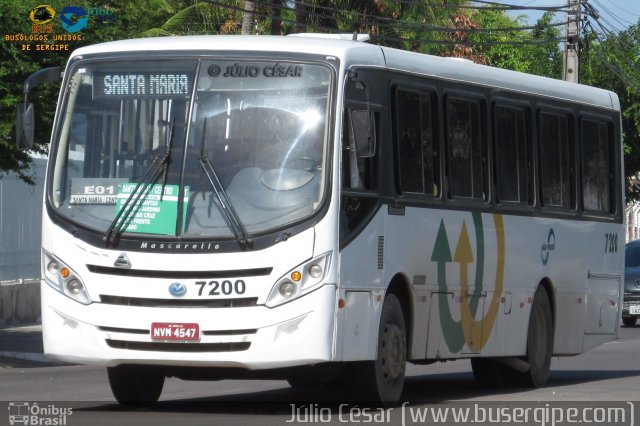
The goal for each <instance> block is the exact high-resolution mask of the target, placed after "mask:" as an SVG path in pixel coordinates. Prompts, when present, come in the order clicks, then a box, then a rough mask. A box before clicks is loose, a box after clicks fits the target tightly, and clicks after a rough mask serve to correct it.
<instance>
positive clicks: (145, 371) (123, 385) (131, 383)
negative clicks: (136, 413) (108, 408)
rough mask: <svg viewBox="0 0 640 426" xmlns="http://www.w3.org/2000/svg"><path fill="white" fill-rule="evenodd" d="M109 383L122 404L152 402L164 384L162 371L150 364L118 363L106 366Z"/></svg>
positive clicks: (158, 396) (156, 398)
mask: <svg viewBox="0 0 640 426" xmlns="http://www.w3.org/2000/svg"><path fill="white" fill-rule="evenodd" d="M107 375H108V376H109V385H110V386H111V392H112V393H113V396H114V397H115V398H116V400H117V401H118V402H119V403H120V404H122V405H139V404H153V403H155V402H156V401H158V398H160V394H161V393H162V388H163V386H164V373H163V372H162V370H161V369H160V368H158V367H155V366H151V365H118V366H116V367H108V368H107Z"/></svg>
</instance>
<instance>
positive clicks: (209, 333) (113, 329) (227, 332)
mask: <svg viewBox="0 0 640 426" xmlns="http://www.w3.org/2000/svg"><path fill="white" fill-rule="evenodd" d="M98 329H99V330H100V331H106V332H111V333H126V334H145V335H148V334H151V331H149V330H143V329H138V328H120V327H104V326H100V327H98ZM257 332H258V329H256V328H250V329H243V330H203V331H202V335H203V336H244V335H247V334H256V333H257Z"/></svg>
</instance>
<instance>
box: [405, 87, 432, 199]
mask: <svg viewBox="0 0 640 426" xmlns="http://www.w3.org/2000/svg"><path fill="white" fill-rule="evenodd" d="M433 98H434V95H433V94H430V93H421V92H415V91H409V90H402V89H399V90H398V91H397V92H396V106H397V107H396V123H397V125H396V129H397V144H398V180H399V182H398V192H400V193H418V194H427V195H431V196H436V197H437V196H438V195H439V194H440V188H439V185H438V176H439V167H438V164H439V153H438V145H437V144H438V142H437V140H434V137H433V135H434V134H435V132H434V126H433V110H432V105H433V104H434V103H435V102H434V100H433Z"/></svg>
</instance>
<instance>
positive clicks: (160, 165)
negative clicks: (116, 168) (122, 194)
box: [104, 119, 175, 245]
mask: <svg viewBox="0 0 640 426" xmlns="http://www.w3.org/2000/svg"><path fill="white" fill-rule="evenodd" d="M163 124H170V125H171V127H170V128H169V145H168V147H167V150H166V152H164V153H161V154H158V155H156V157H155V158H154V159H153V162H152V163H151V166H150V167H149V168H148V169H147V171H146V172H145V173H144V175H143V176H142V178H141V179H140V181H139V182H138V183H137V184H136V186H135V188H134V189H133V191H132V192H131V194H129V197H127V199H126V200H125V202H124V204H122V207H121V208H120V211H119V212H118V214H117V215H116V217H115V219H113V222H111V224H110V225H109V227H108V228H107V235H105V237H104V241H105V243H106V244H107V245H113V244H115V242H116V241H117V239H118V237H119V236H120V234H122V232H124V229H125V228H126V227H127V225H128V222H129V219H130V218H131V216H132V215H133V214H134V213H135V212H136V210H137V209H138V207H139V205H140V204H139V203H140V201H141V200H142V202H144V200H146V199H147V196H148V195H149V193H150V192H151V189H152V188H153V184H154V183H155V181H156V180H158V178H159V177H160V175H161V174H162V175H163V177H162V191H161V193H160V200H162V197H163V196H164V187H165V185H166V184H167V165H168V164H169V162H170V161H171V147H172V145H173V128H174V124H175V123H174V120H173V119H171V121H170V122H165V123H163Z"/></svg>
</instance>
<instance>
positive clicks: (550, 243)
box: [540, 228, 556, 266]
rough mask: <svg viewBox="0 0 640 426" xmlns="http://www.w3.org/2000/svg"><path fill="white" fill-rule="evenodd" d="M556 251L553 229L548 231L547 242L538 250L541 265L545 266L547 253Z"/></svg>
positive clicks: (547, 257)
mask: <svg viewBox="0 0 640 426" xmlns="http://www.w3.org/2000/svg"><path fill="white" fill-rule="evenodd" d="M555 249H556V233H555V232H554V231H553V228H551V229H549V235H547V242H546V243H542V248H541V249H540V258H541V259H542V264H543V265H545V266H546V265H547V262H549V253H551V252H552V251H555Z"/></svg>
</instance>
